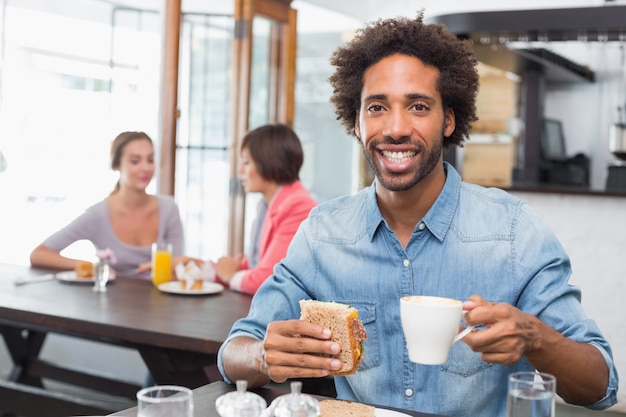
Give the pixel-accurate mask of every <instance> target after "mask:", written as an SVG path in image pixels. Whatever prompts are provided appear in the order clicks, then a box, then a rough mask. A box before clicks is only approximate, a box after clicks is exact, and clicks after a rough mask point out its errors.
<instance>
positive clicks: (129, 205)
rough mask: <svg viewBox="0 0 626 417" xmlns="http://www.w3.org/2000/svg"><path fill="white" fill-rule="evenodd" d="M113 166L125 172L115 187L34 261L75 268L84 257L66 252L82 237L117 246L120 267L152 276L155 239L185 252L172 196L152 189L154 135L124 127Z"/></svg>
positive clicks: (122, 271) (113, 152) (99, 244)
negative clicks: (75, 257)
mask: <svg viewBox="0 0 626 417" xmlns="http://www.w3.org/2000/svg"><path fill="white" fill-rule="evenodd" d="M111 168H112V169H113V170H115V171H118V172H119V180H118V182H117V184H116V186H115V189H114V190H113V192H112V193H111V194H110V195H109V196H107V197H106V198H105V199H104V200H102V201H100V202H98V203H96V204H94V205H93V206H91V207H89V208H88V209H87V210H86V211H85V212H84V213H83V214H81V215H80V216H79V217H77V218H76V219H75V220H73V221H72V222H71V223H70V224H68V225H67V226H65V227H64V228H62V229H61V230H59V231H57V232H56V233H54V234H53V235H51V236H50V237H48V238H47V239H46V240H44V241H43V242H42V243H41V244H40V245H39V246H37V247H36V248H35V249H34V250H33V251H32V252H31V254H30V262H31V264H32V265H33V266H38V267H47V268H55V269H68V270H71V269H74V268H75V267H76V265H77V264H78V263H79V262H80V261H83V260H81V259H73V258H68V257H65V256H63V255H61V253H60V252H61V251H62V250H63V249H65V248H66V247H68V246H69V245H71V244H72V243H74V242H76V241H78V240H84V239H86V240H89V241H91V242H92V243H93V244H94V246H95V247H96V249H105V248H109V249H111V250H112V251H113V252H114V254H115V257H116V258H117V262H116V264H115V265H113V268H114V269H115V271H116V272H117V273H118V274H120V275H123V276H138V277H141V278H146V279H149V278H150V257H151V244H152V243H153V242H156V241H167V242H169V243H171V244H172V255H173V256H174V257H177V256H180V255H181V254H182V251H183V242H184V240H183V227H182V223H181V220H180V214H179V211H178V207H177V206H176V204H175V202H174V199H173V198H172V197H170V196H164V195H151V194H148V193H147V192H146V188H147V187H148V184H150V181H151V180H152V177H153V176H154V173H155V165H154V147H153V143H152V139H150V137H149V136H148V135H147V134H146V133H144V132H122V133H120V134H119V135H118V136H117V137H116V138H115V139H114V140H113V143H112V144H111Z"/></svg>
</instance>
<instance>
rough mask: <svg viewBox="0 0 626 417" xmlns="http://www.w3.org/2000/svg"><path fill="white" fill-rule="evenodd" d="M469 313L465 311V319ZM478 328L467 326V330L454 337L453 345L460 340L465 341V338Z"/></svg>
mask: <svg viewBox="0 0 626 417" xmlns="http://www.w3.org/2000/svg"><path fill="white" fill-rule="evenodd" d="M466 313H467V310H464V311H463V316H464V317H465V314H466ZM475 327H476V326H467V327H466V328H465V329H463V330H462V331H460V332H459V334H457V335H456V336H454V339H453V340H452V344H454V343H456V342H458V341H459V340H461V339H463V338H464V337H465V336H467V334H468V333H469V332H471V331H472V330H474V328H475Z"/></svg>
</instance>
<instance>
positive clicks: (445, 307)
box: [400, 295, 474, 365]
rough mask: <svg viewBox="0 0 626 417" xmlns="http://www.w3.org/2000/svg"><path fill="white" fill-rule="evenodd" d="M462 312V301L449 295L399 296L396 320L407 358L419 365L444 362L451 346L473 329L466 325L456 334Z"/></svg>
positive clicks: (461, 319) (461, 318)
mask: <svg viewBox="0 0 626 417" xmlns="http://www.w3.org/2000/svg"><path fill="white" fill-rule="evenodd" d="M463 314H464V313H463V302H461V301H459V300H454V299H452V298H442V297H430V296H423V295H411V296H406V297H402V298H400V320H401V322H402V331H403V332H404V338H405V340H406V348H407V350H408V352H409V360H411V362H415V363H419V364H422V365H440V364H442V363H444V362H445V361H446V360H447V359H448V353H450V348H451V347H452V345H453V344H454V343H456V342H457V341H459V340H461V339H462V338H463V337H464V336H465V335H466V334H468V333H469V332H470V331H472V329H473V328H474V326H468V327H466V328H465V329H464V330H463V331H461V332H460V333H458V331H459V326H460V325H461V322H462V321H463ZM457 333H458V334H457Z"/></svg>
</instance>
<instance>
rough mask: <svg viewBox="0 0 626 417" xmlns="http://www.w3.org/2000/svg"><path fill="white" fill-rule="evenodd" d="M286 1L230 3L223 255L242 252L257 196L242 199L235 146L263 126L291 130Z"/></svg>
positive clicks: (291, 39)
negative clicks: (227, 173)
mask: <svg viewBox="0 0 626 417" xmlns="http://www.w3.org/2000/svg"><path fill="white" fill-rule="evenodd" d="M290 4H291V0H235V39H234V41H233V68H232V70H233V72H232V80H233V85H232V93H231V99H230V102H231V109H232V112H231V137H230V145H231V148H230V149H231V153H230V181H229V183H230V190H229V195H230V198H229V212H230V214H231V216H230V220H229V223H228V237H229V238H228V253H229V254H231V255H236V254H239V253H243V251H244V243H245V242H244V240H245V239H244V236H248V235H249V233H247V231H248V228H249V226H250V225H251V223H252V222H251V220H252V218H253V217H254V208H255V206H256V204H255V202H256V199H258V198H259V197H258V196H254V195H251V196H249V197H244V196H243V193H242V190H241V186H240V184H239V180H238V176H237V167H238V165H239V147H240V141H241V139H242V137H243V136H244V135H245V133H246V132H248V131H249V130H250V129H254V128H255V127H258V126H260V125H262V124H265V123H278V122H280V123H285V124H288V125H291V126H293V115H294V111H293V110H294V82H295V56H296V11H295V10H294V9H292V8H291V7H290Z"/></svg>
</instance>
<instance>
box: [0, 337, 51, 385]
mask: <svg viewBox="0 0 626 417" xmlns="http://www.w3.org/2000/svg"><path fill="white" fill-rule="evenodd" d="M0 333H1V334H2V336H3V337H4V342H5V344H6V346H7V350H8V351H9V355H10V356H11V360H12V361H13V368H12V369H11V373H10V374H9V378H8V380H9V381H12V382H19V383H22V384H28V385H31V386H34V387H43V382H42V381H41V378H40V377H36V376H32V375H30V373H29V368H30V364H31V363H34V362H36V361H37V360H38V358H39V352H41V348H42V346H43V343H44V341H45V340H46V335H47V333H46V332H39V331H33V330H26V329H19V328H16V327H10V326H4V325H0Z"/></svg>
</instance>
